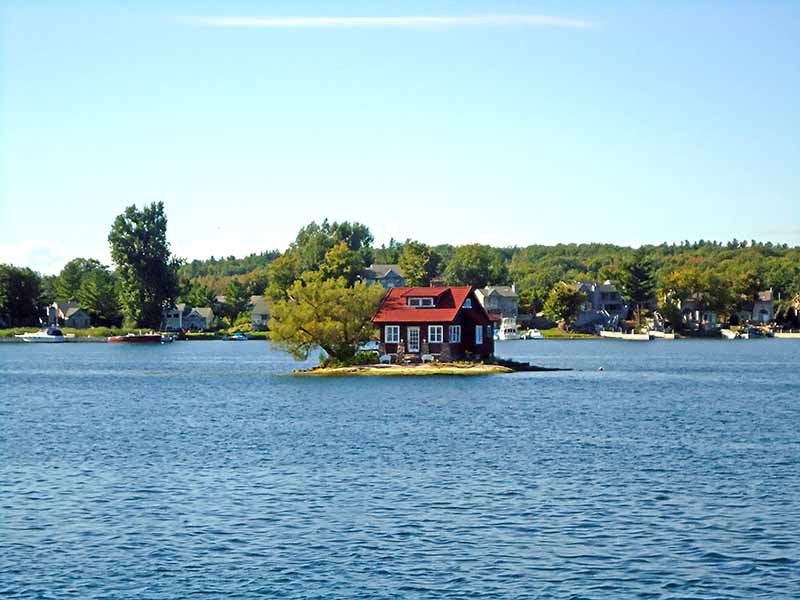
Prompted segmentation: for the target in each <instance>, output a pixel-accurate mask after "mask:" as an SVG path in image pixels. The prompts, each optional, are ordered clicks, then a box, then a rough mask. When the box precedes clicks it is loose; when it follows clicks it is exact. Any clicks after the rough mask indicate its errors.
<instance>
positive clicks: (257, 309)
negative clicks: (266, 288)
mask: <svg viewBox="0 0 800 600" xmlns="http://www.w3.org/2000/svg"><path fill="white" fill-rule="evenodd" d="M269 309H270V305H269V300H267V299H266V298H264V296H250V303H249V304H248V305H247V310H249V311H250V318H251V320H252V324H253V331H266V329H267V323H268V322H269Z"/></svg>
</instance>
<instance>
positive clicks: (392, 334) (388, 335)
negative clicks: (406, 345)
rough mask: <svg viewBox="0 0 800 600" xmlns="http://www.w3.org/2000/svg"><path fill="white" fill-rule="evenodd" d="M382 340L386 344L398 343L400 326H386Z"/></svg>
mask: <svg viewBox="0 0 800 600" xmlns="http://www.w3.org/2000/svg"><path fill="white" fill-rule="evenodd" d="M383 337H384V339H385V340H386V343H387V344H399V343H400V325H387V326H386V329H385V330H384V336H383Z"/></svg>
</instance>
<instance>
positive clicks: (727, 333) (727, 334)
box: [719, 329, 741, 340]
mask: <svg viewBox="0 0 800 600" xmlns="http://www.w3.org/2000/svg"><path fill="white" fill-rule="evenodd" d="M719 332H720V333H721V334H722V337H723V339H726V340H735V339H738V338H740V337H741V336H740V335H739V332H738V331H731V330H730V329H720V331H719Z"/></svg>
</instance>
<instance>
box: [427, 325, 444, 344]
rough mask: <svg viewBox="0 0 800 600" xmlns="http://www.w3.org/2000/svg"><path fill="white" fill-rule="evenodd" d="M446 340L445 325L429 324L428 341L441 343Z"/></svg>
mask: <svg viewBox="0 0 800 600" xmlns="http://www.w3.org/2000/svg"><path fill="white" fill-rule="evenodd" d="M443 341H444V326H443V325H428V342H430V343H431V344H441V343H442V342H443Z"/></svg>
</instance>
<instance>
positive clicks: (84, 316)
mask: <svg viewBox="0 0 800 600" xmlns="http://www.w3.org/2000/svg"><path fill="white" fill-rule="evenodd" d="M47 324H48V325H52V326H54V327H72V328H74V329H86V328H88V327H91V325H92V319H91V317H90V316H89V313H88V312H87V311H86V310H84V309H83V308H81V307H80V305H79V304H78V303H77V302H64V301H58V300H57V301H56V302H53V303H52V304H51V305H50V306H49V307H48V308H47Z"/></svg>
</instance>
